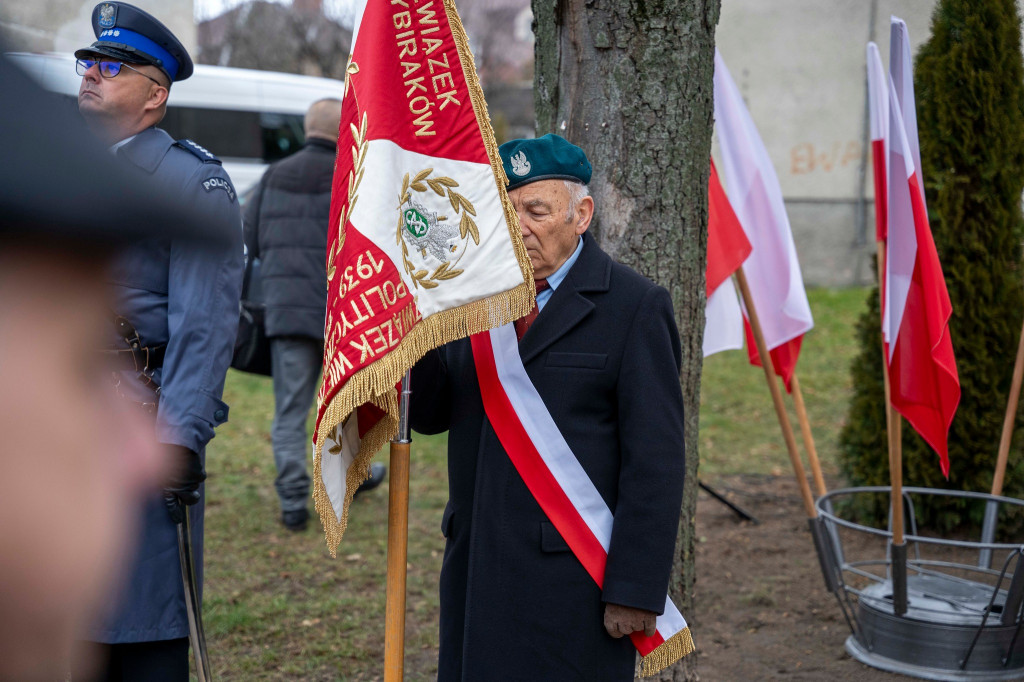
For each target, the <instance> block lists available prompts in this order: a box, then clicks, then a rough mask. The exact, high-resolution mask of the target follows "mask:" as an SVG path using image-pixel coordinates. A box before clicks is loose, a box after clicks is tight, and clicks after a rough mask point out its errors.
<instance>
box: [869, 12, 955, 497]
mask: <svg viewBox="0 0 1024 682" xmlns="http://www.w3.org/2000/svg"><path fill="white" fill-rule="evenodd" d="M894 28H895V27H894ZM903 28H904V31H905V29H906V27H905V26H904V27H903ZM894 33H895V30H894ZM910 89H911V95H910V97H911V99H910V100H909V101H911V102H912V101H913V84H912V83H911V84H910ZM905 120H906V117H905V115H904V113H903V111H902V109H901V107H900V102H899V99H898V95H897V90H896V86H895V83H894V82H893V81H890V83H889V162H888V168H889V177H888V239H887V241H886V261H885V262H886V273H885V275H886V278H885V295H884V301H885V309H884V310H885V312H884V315H883V328H882V333H883V335H884V338H885V341H886V343H887V344H888V349H887V350H888V361H889V363H888V364H889V366H888V372H889V383H890V387H891V396H892V397H891V399H892V405H893V407H894V408H895V409H896V410H897V411H898V412H899V413H900V414H902V415H903V416H904V417H906V419H907V421H908V422H910V424H911V426H913V427H914V430H916V431H917V432H918V433H919V434H921V437H922V438H924V440H925V441H926V442H927V443H928V445H930V446H931V447H932V448H933V449H934V450H935V451H936V452H937V453H938V454H939V460H940V463H941V466H942V473H943V474H944V475H945V476H947V477H948V476H949V453H948V440H947V439H948V435H949V427H950V424H952V422H953V416H954V414H955V413H956V408H957V405H958V404H959V402H960V379H959V376H958V375H957V370H956V359H955V358H954V357H953V342H952V340H951V339H950V336H949V318H950V316H951V315H952V313H953V307H952V305H951V304H950V302H949V294H948V292H947V291H946V280H945V278H944V277H943V275H942V267H941V265H940V264H939V255H938V252H937V251H936V250H935V242H934V241H933V239H932V232H931V228H930V227H929V224H928V211H927V209H926V208H925V204H924V192H923V190H922V186H923V183H922V182H921V173H920V166H918V165H916V159H915V158H914V156H915V154H914V148H916V146H917V145H916V135H915V139H914V142H915V144H914V145H911V142H910V136H909V134H908V132H907V130H906V128H905V125H904V121H905ZM915 130H916V125H915Z"/></svg>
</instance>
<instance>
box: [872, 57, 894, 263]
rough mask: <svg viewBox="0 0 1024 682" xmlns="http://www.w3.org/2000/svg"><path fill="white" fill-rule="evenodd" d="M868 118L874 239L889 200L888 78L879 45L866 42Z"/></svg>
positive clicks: (881, 234) (881, 237)
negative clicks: (873, 179) (873, 205)
mask: <svg viewBox="0 0 1024 682" xmlns="http://www.w3.org/2000/svg"><path fill="white" fill-rule="evenodd" d="M867 65H868V122H869V126H870V131H871V160H872V171H873V173H874V178H875V241H876V242H884V241H885V239H886V220H887V218H888V210H889V209H888V207H887V206H888V202H887V198H886V194H887V192H888V190H887V189H886V186H885V181H886V178H888V177H889V172H888V170H886V164H887V163H888V162H889V161H888V159H889V157H888V151H887V149H888V144H889V79H888V78H886V74H885V67H884V66H882V57H881V55H879V53H878V46H877V45H875V44H874V43H868V48H867ZM879 274H881V273H879Z"/></svg>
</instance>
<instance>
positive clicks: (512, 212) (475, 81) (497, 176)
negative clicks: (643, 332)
mask: <svg viewBox="0 0 1024 682" xmlns="http://www.w3.org/2000/svg"><path fill="white" fill-rule="evenodd" d="M444 10H445V14H447V15H448V25H449V26H450V27H451V29H452V38H453V39H454V40H455V49H456V51H457V52H458V53H459V62H461V63H462V73H463V75H464V76H465V77H466V87H467V89H468V90H469V99H470V100H471V101H472V102H473V111H474V113H476V122H477V124H478V125H479V126H480V133H481V134H482V136H483V138H484V147H486V148H487V158H488V159H490V161H491V169H492V170H493V171H494V182H495V184H496V185H497V186H498V194H499V195H500V196H501V205H502V207H503V208H504V209H505V223H506V224H507V225H508V232H509V237H511V238H512V248H513V249H515V252H516V259H517V260H518V261H519V267H520V268H522V271H523V279H524V280H525V281H527V282H532V281H533V264H532V263H531V262H530V258H529V256H528V255H527V254H526V246H525V245H524V244H523V235H522V232H520V230H519V215H518V214H517V213H516V209H515V207H514V206H513V205H512V202H511V201H509V199H508V192H507V191H506V189H505V186H506V185H508V176H506V175H505V166H504V164H502V163H501V156H500V155H499V154H498V142H497V140H495V138H494V128H492V127H491V116H490V114H489V113H487V101H486V100H484V89H483V88H482V87H481V86H480V79H479V77H477V75H476V64H475V63H474V61H473V52H472V50H470V49H469V38H467V37H466V31H465V29H464V28H462V21H461V20H460V19H459V12H458V10H456V9H455V0H444ZM530 308H531V310H532V309H533V306H532V305H531V306H530ZM527 312H529V311H527Z"/></svg>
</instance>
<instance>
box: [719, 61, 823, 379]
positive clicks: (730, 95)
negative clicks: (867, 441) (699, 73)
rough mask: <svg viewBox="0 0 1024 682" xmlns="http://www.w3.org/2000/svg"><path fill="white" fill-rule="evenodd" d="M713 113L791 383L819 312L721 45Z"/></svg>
mask: <svg viewBox="0 0 1024 682" xmlns="http://www.w3.org/2000/svg"><path fill="white" fill-rule="evenodd" d="M715 120H716V121H717V126H718V139H719V142H720V144H721V148H722V172H723V174H724V175H725V185H726V188H727V191H728V194H729V203H730V204H732V207H733V209H734V210H735V211H736V216H737V217H738V218H739V221H740V225H742V226H743V230H744V232H746V235H747V238H748V239H749V240H750V243H751V245H752V246H753V252H752V253H751V255H750V258H748V259H747V261H746V262H745V263H744V264H743V271H744V273H745V274H746V276H747V280H748V281H749V282H750V290H751V295H752V296H753V300H754V306H755V307H756V308H757V314H758V317H759V318H760V320H761V327H762V329H763V330H764V337H765V343H766V345H767V346H768V349H769V351H771V356H772V365H773V367H774V368H775V373H776V374H778V375H779V376H781V377H782V378H783V381H785V383H786V388H787V390H788V389H789V388H790V381H791V380H792V377H793V371H794V370H795V369H796V362H797V359H798V358H799V355H800V344H801V342H802V340H803V335H804V334H805V333H806V332H807V331H808V330H810V329H811V328H813V327H814V318H813V317H811V307H810V305H809V304H808V302H807V292H805V291H804V282H803V277H802V275H801V274H800V263H799V261H798V260H797V255H796V245H795V244H794V243H793V234H792V232H791V231H790V227H789V218H788V217H787V215H786V206H785V204H784V203H783V200H782V189H781V188H780V187H779V179H778V176H776V174H775V168H774V167H773V166H772V163H771V159H769V158H768V151H767V150H766V149H765V147H764V143H763V142H762V141H761V136H760V135H759V134H758V132H757V128H756V127H755V126H754V121H753V120H752V119H751V117H750V112H749V111H747V107H746V105H745V104H744V102H743V97H742V96H741V95H740V91H739V89H738V88H737V87H736V84H735V83H734V82H733V80H732V76H730V75H729V70H728V69H727V68H726V66H725V62H724V61H723V60H722V55H721V54H720V53H719V52H718V50H717V49H716V50H715ZM745 328H746V336H747V352H748V354H749V356H750V362H751V363H753V364H755V365H759V364H760V358H759V357H758V354H757V347H756V345H755V344H754V342H753V335H752V333H751V331H750V325H749V323H748V324H746V325H745Z"/></svg>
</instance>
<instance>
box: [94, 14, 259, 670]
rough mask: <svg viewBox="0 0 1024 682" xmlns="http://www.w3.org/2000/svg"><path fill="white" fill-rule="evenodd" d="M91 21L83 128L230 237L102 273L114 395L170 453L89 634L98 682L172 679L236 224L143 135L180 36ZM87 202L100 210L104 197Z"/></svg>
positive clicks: (202, 185)
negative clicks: (107, 605) (114, 360)
mask: <svg viewBox="0 0 1024 682" xmlns="http://www.w3.org/2000/svg"><path fill="white" fill-rule="evenodd" d="M92 25H93V30H94V32H95V34H96V42H94V43H93V44H92V45H91V46H89V47H86V48H83V49H81V50H78V51H77V52H75V57H76V58H77V59H78V62H77V67H76V68H77V70H78V73H79V74H80V75H81V76H82V84H81V88H80V90H79V96H78V106H79V111H80V112H81V114H82V116H83V118H84V119H85V122H86V124H87V126H88V127H89V129H90V130H91V132H92V133H93V134H94V135H95V136H96V137H97V138H98V139H99V140H100V141H101V143H103V144H104V145H107V146H108V149H109V151H110V153H112V154H114V155H116V157H118V158H119V159H120V161H121V162H123V164H125V165H126V166H127V167H128V168H130V169H131V170H132V171H133V172H134V173H135V174H137V175H139V176H146V177H148V178H150V179H152V180H154V181H155V182H157V183H159V185H160V186H162V187H163V188H164V191H165V192H166V194H167V198H168V199H170V200H172V201H176V202H181V203H182V204H187V205H192V206H194V207H195V208H196V209H197V210H198V211H199V212H201V213H202V214H204V215H205V216H207V218H208V219H209V220H210V221H212V222H214V223H215V224H218V225H222V226H224V227H225V229H227V230H229V231H230V232H231V234H232V239H231V241H230V243H228V244H226V245H224V246H221V247H219V248H216V249H199V248H196V246H195V245H194V244H192V243H188V242H180V241H177V240H175V239H173V238H156V239H152V240H149V241H147V242H145V243H142V244H139V245H137V246H133V247H131V248H130V249H129V250H128V251H127V252H126V253H125V254H124V255H123V256H122V257H121V258H120V259H119V260H118V262H117V263H116V265H115V267H114V268H113V272H112V275H111V279H112V284H113V287H114V299H115V304H114V307H115V310H114V311H113V312H114V315H113V318H114V321H115V325H114V330H113V331H112V335H111V344H112V348H113V349H114V350H115V351H118V352H120V353H121V354H122V356H123V358H124V362H125V371H124V372H122V378H121V381H120V384H119V390H121V391H122V394H123V396H124V397H125V398H126V399H127V400H130V401H132V402H135V403H137V404H139V406H140V409H143V410H146V411H148V412H150V413H152V415H153V417H154V438H155V439H156V440H157V441H158V442H159V443H161V444H164V445H165V446H166V448H167V450H168V451H169V452H170V453H171V454H172V457H173V458H174V459H175V462H176V473H175V475H174V476H173V479H172V480H170V481H168V482H167V484H166V486H165V488H164V491H163V493H162V494H159V495H154V498H153V499H152V500H151V502H150V503H149V505H148V507H147V508H146V510H145V512H144V518H143V521H142V532H141V536H140V538H139V540H138V543H139V544H138V548H139V549H138V551H137V553H136V556H134V557H133V558H131V559H130V560H129V563H130V565H129V567H127V578H126V580H125V581H124V582H125V586H124V589H123V590H122V593H121V595H120V599H119V601H118V602H117V606H116V608H115V610H114V613H113V615H112V616H111V617H110V618H109V619H107V621H106V622H104V623H102V624H99V625H98V626H97V628H96V629H95V632H94V636H93V639H94V641H96V642H98V643H100V644H101V645H103V646H102V647H101V652H102V653H103V654H105V655H107V656H108V658H109V664H108V666H107V669H106V676H105V677H103V678H101V679H107V680H131V681H133V682H134V681H142V682H149V681H158V682H162V681H163V680H167V681H172V680H173V681H181V682H185V681H186V680H188V634H189V632H188V621H187V614H186V607H185V594H184V589H183V586H182V575H181V569H180V562H179V550H178V543H177V524H176V522H177V521H179V520H180V519H181V516H182V514H184V513H190V514H191V517H190V520H191V526H192V530H193V537H192V544H193V548H194V552H195V556H196V563H197V566H196V569H197V572H198V573H200V576H201V566H202V535H203V486H202V482H203V480H204V479H205V477H206V474H205V467H204V460H205V448H206V444H207V443H208V442H209V441H210V439H211V438H213V435H214V427H216V426H217V425H218V424H221V423H223V422H225V421H226V420H227V418H228V406H227V405H225V404H224V403H223V402H222V401H221V394H222V392H223V388H224V376H225V373H226V372H227V368H228V365H229V363H230V360H231V352H232V347H233V344H234V339H235V333H236V331H237V325H238V299H239V295H240V289H241V282H242V260H243V250H242V232H241V218H240V213H239V206H238V198H237V196H236V195H235V190H234V187H233V186H232V184H231V181H230V179H229V178H228V176H227V174H226V173H225V171H224V169H223V168H222V167H221V163H220V161H219V160H218V159H217V158H216V157H214V156H213V154H211V153H210V152H209V151H207V150H206V149H204V148H203V147H201V146H200V145H198V144H196V143H195V142H192V141H189V140H179V141H175V140H174V139H172V138H171V137H170V136H169V135H168V134H167V133H166V132H164V131H163V130H160V129H159V128H157V127H156V126H157V124H158V123H159V122H160V120H161V119H162V118H163V116H164V113H165V111H166V106H167V96H168V93H169V90H170V87H171V84H172V83H173V82H176V81H180V80H184V79H186V78H188V77H189V76H190V75H191V74H192V68H193V67H192V60H191V59H190V58H189V55H188V53H187V52H186V50H185V48H184V47H183V46H182V44H181V43H180V41H178V39H177V38H175V37H174V35H173V34H172V33H171V32H170V31H169V30H168V29H167V28H166V27H165V26H164V25H163V24H161V23H160V22H159V21H158V20H157V19H155V18H154V17H152V16H150V15H149V14H147V13H146V12H144V11H142V10H140V9H138V8H137V7H134V6H132V5H129V4H126V3H123V2H103V3H100V4H99V5H97V6H96V7H95V9H94V10H93V13H92ZM123 190H124V188H121V187H116V186H115V187H110V188H109V191H110V192H112V193H118V192H121V191H123ZM95 205H96V210H97V211H103V210H104V197H103V196H97V197H95ZM109 219H110V220H111V221H117V220H118V216H117V215H116V213H115V214H112V215H110V216H109Z"/></svg>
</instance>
